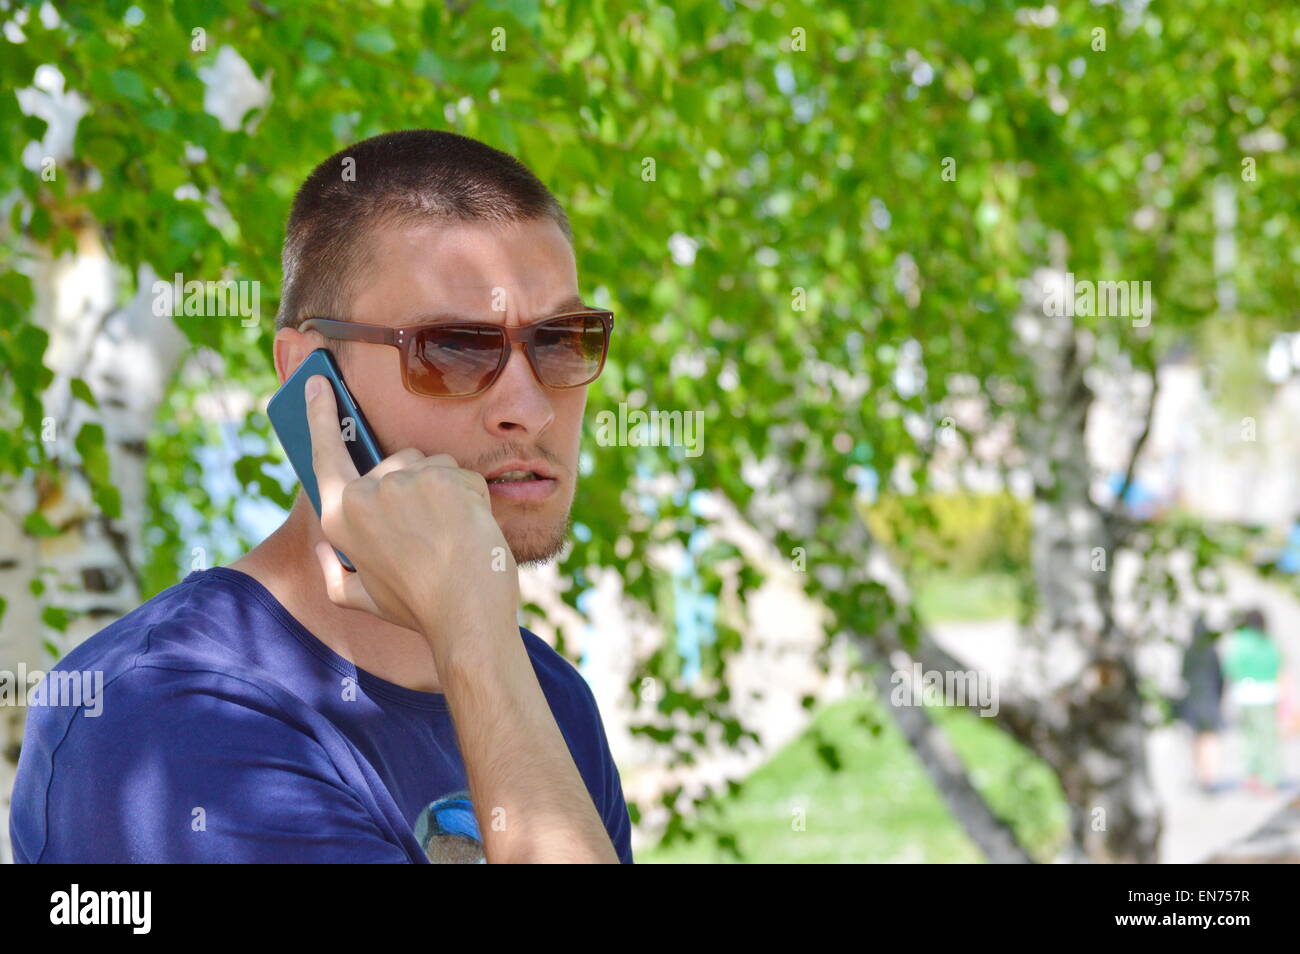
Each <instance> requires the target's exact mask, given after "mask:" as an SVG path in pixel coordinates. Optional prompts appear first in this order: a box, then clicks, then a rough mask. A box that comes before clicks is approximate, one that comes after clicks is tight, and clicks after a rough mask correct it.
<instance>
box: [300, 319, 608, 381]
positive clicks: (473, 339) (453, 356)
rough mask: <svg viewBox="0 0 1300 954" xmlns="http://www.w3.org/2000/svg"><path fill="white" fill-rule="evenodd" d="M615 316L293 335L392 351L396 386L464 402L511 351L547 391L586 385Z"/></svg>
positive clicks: (496, 373)
mask: <svg viewBox="0 0 1300 954" xmlns="http://www.w3.org/2000/svg"><path fill="white" fill-rule="evenodd" d="M613 328H614V313H613V312H609V311H580V312H572V313H569V314H564V315H556V316H555V317H554V318H547V319H546V320H545V321H538V322H534V323H533V324H531V325H523V326H521V327H518V328H507V327H505V326H504V325H494V324H490V323H488V322H477V321H464V322H454V323H450V322H449V323H441V324H431V325H407V326H406V327H403V328H389V327H388V326H386V325H363V324H358V323H357V322H354V321H336V320H334V319H332V318H308V319H307V320H306V321H304V322H303V323H302V324H301V325H299V326H298V330H299V331H317V332H320V333H321V334H322V335H324V336H325V337H326V338H339V339H343V340H346V341H365V342H369V343H371V344H382V345H391V346H392V347H394V348H397V349H398V350H399V351H400V352H401V353H402V384H403V385H405V387H406V389H407V390H408V391H410V392H411V393H413V394H420V395H423V396H425V397H471V396H473V395H475V394H482V393H483V392H484V391H486V390H487V389H488V388H490V387H492V385H493V384H494V383H495V382H496V379H497V378H499V377H500V376H501V372H502V371H504V370H505V369H506V364H507V363H508V362H509V361H510V352H511V350H512V348H513V346H514V345H515V344H522V345H523V346H524V354H525V355H527V356H528V363H529V364H530V365H532V368H533V373H534V374H536V375H537V380H539V381H541V382H542V384H544V385H546V386H547V387H548V388H576V387H581V386H582V385H584V384H590V383H591V382H592V381H594V380H596V378H598V377H599V376H600V372H601V371H602V370H604V368H605V355H606V354H607V353H608V351H609V335H610V332H611V331H612V330H613Z"/></svg>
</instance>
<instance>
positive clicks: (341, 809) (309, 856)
mask: <svg viewBox="0 0 1300 954" xmlns="http://www.w3.org/2000/svg"><path fill="white" fill-rule="evenodd" d="M285 703H286V700H283V699H280V700H278V699H276V698H275V697H274V695H273V694H271V693H270V692H268V691H267V690H266V689H265V688H263V687H259V686H257V685H254V684H252V683H249V682H247V681H245V680H242V679H239V678H237V677H232V676H229V675H225V674H221V673H215V672H193V671H188V672H174V671H168V670H165V669H157V668H154V667H140V668H137V669H134V670H131V671H130V672H128V673H125V674H123V675H122V676H120V677H118V678H117V679H115V680H113V682H112V683H111V684H109V685H107V686H105V688H104V700H103V707H102V710H103V711H102V712H101V714H100V715H98V716H96V717H86V716H85V715H83V714H80V713H79V714H77V715H76V716H75V717H73V718H72V720H71V722H70V723H69V725H68V729H67V732H66V734H65V735H64V736H63V738H62V740H61V741H60V742H59V744H58V746H57V748H55V749H54V751H53V754H52V771H51V773H50V782H49V791H48V798H47V801H46V816H45V838H44V846H43V849H42V850H41V852H40V855H39V857H38V858H37V859H35V860H39V861H45V862H90V863H93V862H124V861H125V862H132V863H176V862H182V863H184V862H210V863H211V862H220V863H271V862H276V863H367V862H370V863H383V862H396V863H403V862H407V861H408V860H409V858H408V857H407V855H406V853H405V851H404V850H403V848H402V846H401V844H400V843H399V842H398V841H397V840H395V839H394V838H393V837H392V833H391V832H386V831H385V830H384V823H383V821H382V818H381V817H378V816H377V814H376V812H375V811H374V810H373V809H372V808H371V807H370V806H368V805H367V804H366V798H365V795H364V789H362V790H361V791H358V784H357V780H356V779H355V778H353V779H351V780H350V779H349V776H350V775H351V773H352V769H353V767H351V766H348V765H346V764H340V763H341V762H346V759H345V758H344V757H342V756H341V755H340V754H339V751H338V750H336V751H334V752H333V753H331V751H330V746H329V745H328V743H329V742H330V740H329V739H328V738H326V739H325V740H324V743H325V744H323V743H322V740H321V739H320V738H317V737H316V736H317V735H318V734H319V733H320V732H321V729H322V727H321V726H319V725H312V724H311V723H310V722H309V721H307V722H305V721H303V716H302V714H301V713H295V712H293V711H292V709H293V707H292V706H286V704H285Z"/></svg>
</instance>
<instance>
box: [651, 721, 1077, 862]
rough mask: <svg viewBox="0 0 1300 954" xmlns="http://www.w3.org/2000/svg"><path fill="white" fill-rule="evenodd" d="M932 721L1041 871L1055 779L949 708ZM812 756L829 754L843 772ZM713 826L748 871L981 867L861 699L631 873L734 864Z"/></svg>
mask: <svg viewBox="0 0 1300 954" xmlns="http://www.w3.org/2000/svg"><path fill="white" fill-rule="evenodd" d="M929 714H930V715H931V716H932V717H934V718H935V721H936V722H938V723H939V724H941V725H942V726H943V728H944V729H945V731H946V732H947V733H948V735H949V738H951V739H952V741H953V745H954V746H955V747H956V748H957V750H958V752H959V753H960V755H961V758H962V761H963V762H964V763H965V764H966V765H967V766H974V767H975V768H974V770H973V772H972V781H973V782H974V784H975V786H976V787H977V788H978V789H979V790H980V791H981V793H982V794H983V795H984V797H985V799H986V800H987V801H988V802H989V803H990V805H991V806H992V807H993V809H994V811H995V812H997V813H998V814H999V815H1000V816H1001V817H1003V818H1005V819H1007V821H1008V822H1009V823H1010V824H1011V826H1012V828H1013V829H1014V830H1015V831H1016V833H1017V835H1018V837H1019V838H1020V840H1021V843H1022V844H1024V845H1026V847H1027V848H1028V850H1029V851H1030V853H1031V854H1032V855H1034V856H1035V858H1036V859H1037V860H1050V858H1051V857H1052V855H1053V854H1054V852H1055V849H1056V848H1057V847H1058V846H1059V845H1060V844H1061V843H1062V841H1063V839H1064V837H1065V825H1066V810H1065V802H1064V799H1063V797H1062V795H1061V792H1060V789H1059V786H1058V785H1057V783H1056V780H1055V778H1054V777H1053V776H1052V774H1051V772H1050V771H1049V770H1048V769H1047V768H1046V766H1044V765H1043V764H1042V763H1041V762H1039V761H1038V760H1037V759H1036V758H1035V757H1034V756H1033V755H1031V754H1030V753H1029V752H1028V751H1027V750H1025V749H1023V748H1022V747H1021V746H1019V745H1018V744H1017V743H1016V742H1014V741H1013V740H1012V739H1010V738H1008V737H1007V736H1005V735H1004V734H1003V733H1001V732H1000V731H998V730H997V729H996V728H995V727H994V726H993V725H992V724H991V723H990V721H989V720H986V719H982V718H980V717H979V716H978V715H976V714H974V713H971V712H968V711H964V710H955V709H930V710H929ZM882 720H883V721H882ZM872 725H875V726H877V727H878V729H877V731H875V732H873V730H872V728H871V726H872ZM819 749H826V750H828V751H833V752H834V756H833V760H836V761H838V763H839V770H838V771H835V770H834V769H832V767H831V766H830V765H828V764H827V761H826V760H825V759H823V758H822V757H821V755H819ZM796 809H802V811H803V830H801V831H800V830H794V828H795V821H796V815H795V811H796ZM711 827H712V828H715V829H722V830H726V831H730V832H732V833H733V834H734V835H735V838H736V843H737V845H738V848H739V850H740V851H741V853H742V854H743V858H742V859H741V860H743V861H747V862H769V863H798V864H807V863H836V862H918V863H919V862H927V863H928V862H978V861H982V860H983V857H982V855H981V854H980V852H979V850H978V849H977V848H976V847H975V845H974V844H973V843H972V842H971V841H970V839H969V838H967V837H966V835H965V833H964V832H963V831H962V829H961V827H960V826H959V825H958V824H957V822H956V821H955V820H954V819H953V818H952V816H951V815H950V813H949V812H948V809H947V807H946V806H945V805H944V803H943V801H942V799H941V798H940V797H939V794H938V792H937V791H936V790H935V788H934V786H933V785H932V784H931V783H930V780H929V776H927V775H926V774H925V771H924V769H922V767H921V765H920V763H919V762H918V761H917V760H916V758H915V756H914V755H913V754H912V752H911V750H910V749H909V748H908V746H907V743H906V741H905V740H904V739H903V737H902V735H901V734H900V733H899V732H898V730H897V729H896V728H895V727H894V725H893V722H892V721H891V720H890V719H889V717H888V714H887V713H886V712H885V711H884V709H883V708H882V707H881V706H880V705H879V703H877V702H876V701H874V700H873V699H871V698H868V697H866V696H862V697H855V698H852V699H847V700H844V701H842V702H839V703H836V704H834V705H831V706H827V707H825V708H824V709H822V710H821V711H820V712H818V713H817V715H816V717H815V718H814V720H813V722H812V724H811V725H810V726H809V729H808V731H807V732H805V733H804V734H803V735H802V736H801V737H800V738H799V739H796V740H795V741H794V742H792V743H791V744H790V745H788V746H786V747H785V748H784V749H783V750H781V751H780V752H778V753H777V754H776V755H775V756H774V757H773V758H772V759H771V760H770V761H769V762H767V763H766V764H764V765H763V766H762V767H760V768H759V769H758V770H756V771H755V772H754V773H753V774H752V775H750V777H749V778H747V779H746V780H745V781H744V784H743V787H742V789H741V791H740V792H739V793H738V794H737V795H736V796H735V797H732V798H727V799H723V800H720V801H718V802H716V803H715V804H712V805H709V806H706V807H705V808H704V809H703V810H702V811H701V813H700V816H699V818H698V820H697V821H696V822H694V823H693V824H692V827H691V829H690V830H691V831H692V832H693V833H694V834H695V837H694V838H693V840H691V841H689V842H685V841H682V842H678V843H676V844H674V845H672V846H670V847H667V848H655V849H650V850H642V851H640V852H638V853H637V857H636V860H637V863H638V864H641V863H646V864H672V863H710V862H726V861H734V860H736V859H734V858H733V857H731V856H730V855H729V854H726V853H724V852H723V851H721V850H720V849H719V848H718V847H717V839H716V838H715V837H714V836H713V835H711V834H710V832H709V829H710V828H711Z"/></svg>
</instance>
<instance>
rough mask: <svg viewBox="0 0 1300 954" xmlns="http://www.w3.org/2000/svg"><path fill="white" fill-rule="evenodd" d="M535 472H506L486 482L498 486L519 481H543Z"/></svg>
mask: <svg viewBox="0 0 1300 954" xmlns="http://www.w3.org/2000/svg"><path fill="white" fill-rule="evenodd" d="M544 479H545V478H543V477H542V476H541V475H540V474H538V473H537V471H535V470H508V471H506V472H505V473H504V474H502V475H501V476H499V477H493V478H492V479H491V480H489V481H488V483H489V484H499V483H502V482H504V481H510V482H514V481H521V480H544Z"/></svg>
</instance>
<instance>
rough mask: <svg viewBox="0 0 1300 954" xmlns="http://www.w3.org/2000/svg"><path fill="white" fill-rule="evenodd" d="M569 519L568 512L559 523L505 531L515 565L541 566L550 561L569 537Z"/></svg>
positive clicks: (562, 548) (556, 555) (561, 549)
mask: <svg viewBox="0 0 1300 954" xmlns="http://www.w3.org/2000/svg"><path fill="white" fill-rule="evenodd" d="M570 525H571V521H570V518H569V515H568V514H565V517H564V520H563V521H561V522H560V523H553V524H550V525H549V526H538V525H536V524H533V525H531V526H522V527H517V528H516V527H511V528H510V530H509V531H507V532H506V533H505V537H506V543H508V544H509V545H510V552H511V553H512V554H513V555H514V558H515V564H516V565H517V566H542V565H543V564H546V563H549V562H551V560H553V559H555V558H556V557H558V556H559V555H560V553H561V552H563V550H564V544H565V542H566V541H567V540H568V539H569V529H570Z"/></svg>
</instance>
